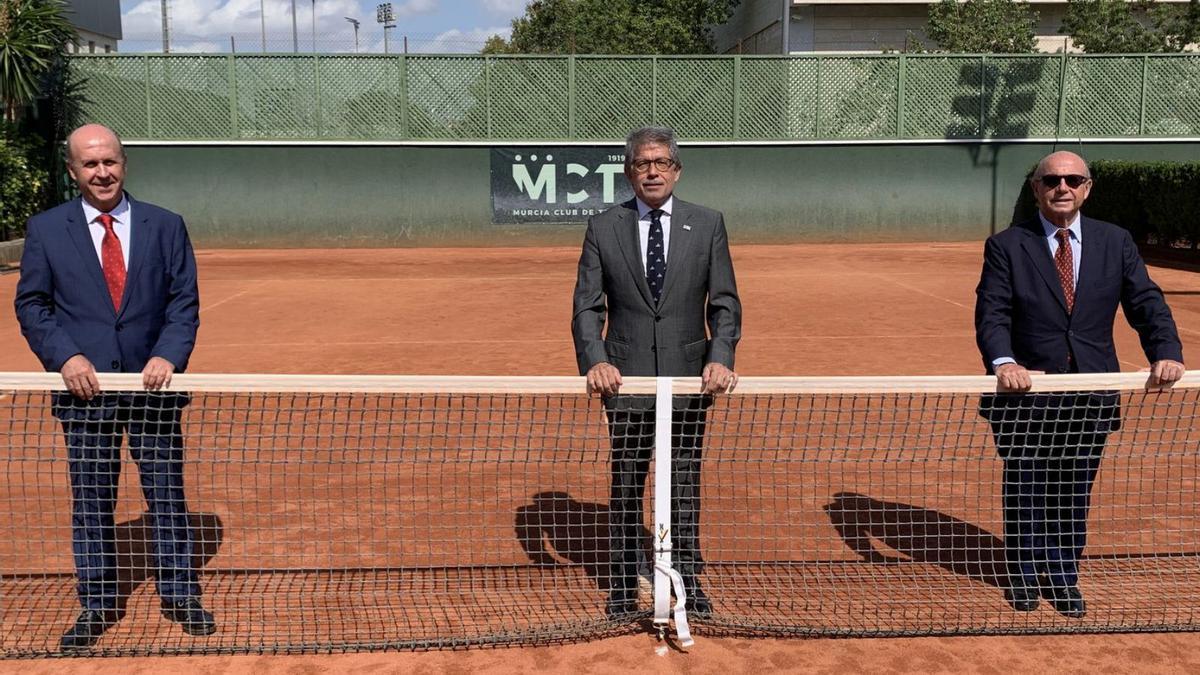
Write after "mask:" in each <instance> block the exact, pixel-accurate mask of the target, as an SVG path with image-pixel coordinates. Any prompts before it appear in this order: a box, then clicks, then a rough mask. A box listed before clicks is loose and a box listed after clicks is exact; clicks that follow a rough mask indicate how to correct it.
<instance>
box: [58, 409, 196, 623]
mask: <svg viewBox="0 0 1200 675" xmlns="http://www.w3.org/2000/svg"><path fill="white" fill-rule="evenodd" d="M179 414H180V413H179V411H178V410H173V409H168V410H154V409H129V408H121V409H118V410H117V411H116V415H115V416H113V417H112V418H111V419H63V420H62V427H63V431H64V433H65V434H66V439H67V452H68V469H69V473H70V480H71V530H72V539H73V541H72V549H73V551H74V555H75V571H76V575H77V579H78V582H77V587H76V589H77V592H78V594H79V601H80V604H81V605H83V607H84V608H85V609H94V610H113V609H116V608H117V606H118V601H119V599H118V583H119V579H118V556H122V555H123V556H124V557H126V558H128V557H130V556H131V555H132V553H133V552H132V551H129V550H126V551H119V550H118V545H123V546H126V547H137V546H139V545H140V543H141V542H131V541H122V542H118V541H117V536H116V528H115V525H114V522H113V511H114V509H115V507H116V502H117V486H118V482H119V480H120V475H121V458H120V452H121V441H122V438H123V437H124V436H126V435H128V437H129V451H130V455H132V457H133V459H134V461H135V462H137V465H138V474H139V478H140V481H141V486H142V494H143V496H144V497H145V499H146V506H147V517H148V518H147V525H148V528H149V531H150V532H152V533H153V541H152V542H149V544H150V551H149V553H151V554H152V559H153V560H154V569H153V574H154V577H155V584H156V586H157V589H158V595H159V597H160V598H162V600H164V601H169V602H177V601H180V600H184V599H187V598H195V597H199V595H200V586H199V583H198V582H197V578H196V572H195V570H194V569H193V567H192V549H193V538H192V532H191V526H190V524H189V522H188V512H187V505H186V503H185V500H184V489H183V433H182V427H181V425H180V421H179ZM126 564H128V563H126Z"/></svg>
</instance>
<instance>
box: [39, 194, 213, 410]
mask: <svg viewBox="0 0 1200 675" xmlns="http://www.w3.org/2000/svg"><path fill="white" fill-rule="evenodd" d="M126 197H127V198H128V199H129V202H130V209H131V211H130V213H131V216H132V218H133V222H132V223H131V228H130V229H131V234H130V246H129V249H130V250H129V264H128V272H127V274H126V281H125V293H124V296H123V298H122V300H121V307H120V309H119V310H114V309H113V305H112V299H111V297H110V296H109V293H108V286H107V285H105V283H104V275H103V272H102V271H101V268H100V261H99V259H98V257H97V256H96V248H95V246H94V245H93V244H92V239H91V236H90V235H89V233H88V224H87V221H86V218H85V216H84V213H83V206H82V201H81V200H80V199H73V200H71V201H69V202H66V203H65V204H60V205H59V206H56V207H54V208H52V209H50V210H48V211H44V212H42V213H39V214H37V215H35V216H33V217H32V218H30V219H29V222H28V223H27V225H26V234H25V250H24V253H23V254H22V256H21V279H20V281H19V282H18V283H17V295H16V300H15V305H16V311H17V320H18V321H19V322H20V324H21V333H22V334H23V335H24V336H25V339H26V340H27V341H28V342H29V347H30V348H31V349H32V350H33V353H34V354H36V355H37V357H38V359H39V360H40V361H41V362H42V366H43V367H44V368H45V369H46V370H48V371H58V370H60V369H61V368H62V366H63V363H65V362H66V361H67V359H69V358H71V357H72V356H74V355H76V354H83V355H84V356H86V357H87V359H88V360H89V361H91V362H92V365H93V366H95V368H96V371H97V372H127V373H135V372H140V371H141V370H142V368H144V367H145V365H146V362H147V361H149V360H150V358H151V357H153V356H160V357H162V358H164V359H166V360H167V361H170V362H171V363H172V364H173V365H174V366H175V369H176V371H177V372H183V371H184V370H186V369H187V364H188V359H189V357H190V356H191V353H192V348H193V347H194V346H195V344H196V330H197V329H198V328H199V325H200V296H199V291H198V289H197V284H196V260H195V257H194V255H193V253H192V245H191V241H190V240H189V239H188V234H187V228H186V227H185V226H184V223H183V219H182V218H180V217H179V216H178V215H176V214H174V213H171V212H170V211H167V210H165V209H162V208H159V207H157V206H154V205H153V204H147V203H145V202H139V201H134V199H133V198H132V197H130V196H129V195H126ZM60 398H62V397H60ZM104 398H105V397H98V399H104ZM66 404H67V401H66V400H61V401H58V402H56V406H55V407H56V409H59V408H60V407H62V406H65V405H66ZM105 404H106V401H103V400H101V401H94V402H93V404H92V407H101V406H104V405H105Z"/></svg>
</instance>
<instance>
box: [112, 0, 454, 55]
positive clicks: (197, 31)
mask: <svg viewBox="0 0 1200 675" xmlns="http://www.w3.org/2000/svg"><path fill="white" fill-rule="evenodd" d="M438 3H439V0H403V1H402V2H396V1H395V0H393V2H392V7H393V13H394V14H395V17H396V19H397V20H400V19H402V18H404V17H410V16H414V15H417V14H428V13H431V12H434V11H435V10H437V8H438ZM294 4H295V7H296V29H297V33H298V34H299V37H300V41H301V43H304V42H308V41H309V40H311V36H312V33H313V31H314V19H315V32H316V34H317V41H318V44H320V43H323V42H327V41H329V40H330V39H331V38H333V37H335V36H337V37H338V38H339V39H342V38H344V36H347V35H352V34H353V29H352V28H351V27H350V24H349V23H348V22H347V21H346V20H345V18H344V17H354V18H357V19H358V20H359V21H361V22H362V29H363V30H367V29H368V27H372V26H374V25H375V5H376V4H378V2H377V1H376V0H371V1H370V2H360V0H318V1H317V2H316V3H314V2H312V0H295V3H294ZM292 6H293V2H292V0H173V1H172V2H171V4H170V8H171V9H170V15H169V16H170V20H171V32H172V35H173V36H174V39H173V40H172V42H174V41H175V40H178V41H180V42H181V48H182V46H183V45H182V43H185V42H187V43H192V42H195V43H199V42H203V41H205V40H206V39H208V40H210V41H212V42H214V43H217V44H224V43H226V42H227V41H228V39H229V36H230V35H236V36H239V37H247V38H250V37H258V36H260V34H261V32H262V17H264V16H265V17H266V32H267V41H268V43H269V44H270V43H274V42H283V41H286V42H290V40H291V36H292ZM161 8H162V3H161V0H141V1H140V2H138V3H137V4H136V5H135V6H134V7H133V8H132V9H130V10H129V11H127V12H125V14H124V15H123V16H122V24H123V32H124V34H125V37H126V39H129V40H134V41H139V40H146V39H153V38H154V37H157V36H160V35H161V32H162V14H161V11H162V9H161ZM260 8H261V10H260ZM314 8H315V9H316V16H315V17H314V16H313V9H314ZM306 38H307V40H306ZM241 41H242V40H240V39H239V41H238V42H239V44H240V43H241Z"/></svg>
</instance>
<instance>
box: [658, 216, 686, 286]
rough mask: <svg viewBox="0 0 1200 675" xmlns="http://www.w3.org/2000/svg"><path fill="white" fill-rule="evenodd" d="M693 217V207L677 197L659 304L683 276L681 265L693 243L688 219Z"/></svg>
mask: <svg viewBox="0 0 1200 675" xmlns="http://www.w3.org/2000/svg"><path fill="white" fill-rule="evenodd" d="M691 217H692V209H691V208H689V205H688V203H687V202H685V201H683V200H682V199H679V198H678V197H676V198H675V212H674V213H672V214H671V244H670V248H668V249H667V281H666V283H665V284H664V285H663V292H662V295H661V296H659V299H658V304H659V305H662V304H663V303H665V302H666V301H667V296H668V295H670V293H671V288H672V287H674V286H675V280H676V279H678V278H679V277H681V276H683V274H681V272H682V271H683V270H682V269H680V266H681V265H683V263H684V262H685V261H686V260H688V259H689V257H690V256H688V249H689V248H690V247H691V245H692V228H691V226H690V225H689V223H688V220H690V219H691ZM685 225H687V226H688V227H687V229H684V226H685Z"/></svg>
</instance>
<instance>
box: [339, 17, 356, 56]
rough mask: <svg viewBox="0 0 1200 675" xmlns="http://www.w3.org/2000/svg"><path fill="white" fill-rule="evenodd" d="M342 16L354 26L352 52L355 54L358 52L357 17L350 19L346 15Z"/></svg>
mask: <svg viewBox="0 0 1200 675" xmlns="http://www.w3.org/2000/svg"><path fill="white" fill-rule="evenodd" d="M342 18H343V19H345V20H347V21H349V22H350V23H351V24H352V25H353V26H354V53H355V54H357V53H358V19H352V18H350V17H348V16H344V17H342Z"/></svg>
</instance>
